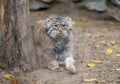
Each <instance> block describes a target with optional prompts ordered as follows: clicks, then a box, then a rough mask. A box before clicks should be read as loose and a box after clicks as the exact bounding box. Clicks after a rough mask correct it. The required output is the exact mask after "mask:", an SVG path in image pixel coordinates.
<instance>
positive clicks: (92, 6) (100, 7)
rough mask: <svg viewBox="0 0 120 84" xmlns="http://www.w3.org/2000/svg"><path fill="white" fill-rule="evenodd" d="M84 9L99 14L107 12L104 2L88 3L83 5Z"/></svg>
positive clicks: (97, 0) (98, 0)
mask: <svg viewBox="0 0 120 84" xmlns="http://www.w3.org/2000/svg"><path fill="white" fill-rule="evenodd" d="M85 7H86V8H88V9H89V10H96V11H99V12H104V11H106V10H107V5H106V0H96V1H92V2H88V3H86V4H85Z"/></svg>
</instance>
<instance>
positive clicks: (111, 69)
mask: <svg viewBox="0 0 120 84" xmlns="http://www.w3.org/2000/svg"><path fill="white" fill-rule="evenodd" d="M110 70H113V71H120V68H119V69H110Z"/></svg>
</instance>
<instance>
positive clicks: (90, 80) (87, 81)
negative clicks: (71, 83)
mask: <svg viewBox="0 0 120 84" xmlns="http://www.w3.org/2000/svg"><path fill="white" fill-rule="evenodd" d="M94 81H96V78H91V79H84V80H83V82H85V83H90V82H94Z"/></svg>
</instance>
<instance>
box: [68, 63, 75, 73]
mask: <svg viewBox="0 0 120 84" xmlns="http://www.w3.org/2000/svg"><path fill="white" fill-rule="evenodd" d="M67 70H68V71H69V72H70V73H71V74H76V73H77V72H76V68H75V66H71V65H70V66H68V67H67Z"/></svg>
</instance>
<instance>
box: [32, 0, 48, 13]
mask: <svg viewBox="0 0 120 84" xmlns="http://www.w3.org/2000/svg"><path fill="white" fill-rule="evenodd" d="M48 8H50V6H49V5H47V4H45V3H43V2H41V1H36V0H30V10H31V11H36V10H40V9H48Z"/></svg>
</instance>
